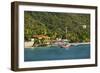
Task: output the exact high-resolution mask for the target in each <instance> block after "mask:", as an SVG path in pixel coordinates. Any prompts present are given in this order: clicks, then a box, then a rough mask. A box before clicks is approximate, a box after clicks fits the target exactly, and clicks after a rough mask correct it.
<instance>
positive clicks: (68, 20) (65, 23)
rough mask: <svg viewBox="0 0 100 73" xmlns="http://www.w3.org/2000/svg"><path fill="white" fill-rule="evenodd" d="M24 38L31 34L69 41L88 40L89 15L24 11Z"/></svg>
mask: <svg viewBox="0 0 100 73" xmlns="http://www.w3.org/2000/svg"><path fill="white" fill-rule="evenodd" d="M24 18H25V19H24V23H25V25H24V27H25V30H24V35H25V37H24V39H25V41H27V40H30V38H31V37H32V35H35V34H36V35H39V34H43V35H47V36H49V37H50V38H51V39H56V38H62V39H66V38H67V39H68V40H69V41H70V42H89V41H90V15H89V14H76V13H54V12H32V11H25V12H24Z"/></svg>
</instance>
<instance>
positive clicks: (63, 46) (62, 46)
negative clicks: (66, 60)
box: [59, 44, 71, 48]
mask: <svg viewBox="0 0 100 73" xmlns="http://www.w3.org/2000/svg"><path fill="white" fill-rule="evenodd" d="M59 46H60V47H61V48H69V47H70V46H71V45H70V44H67V45H59Z"/></svg>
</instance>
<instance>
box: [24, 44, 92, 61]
mask: <svg viewBox="0 0 100 73" xmlns="http://www.w3.org/2000/svg"><path fill="white" fill-rule="evenodd" d="M87 58H90V45H89V44H84V45H77V46H71V47H69V48H60V47H57V46H52V47H36V48H33V49H32V48H25V50H24V61H44V60H68V59H87Z"/></svg>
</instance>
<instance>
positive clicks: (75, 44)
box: [24, 42, 90, 49]
mask: <svg viewBox="0 0 100 73" xmlns="http://www.w3.org/2000/svg"><path fill="white" fill-rule="evenodd" d="M68 44H69V45H73V46H77V45H82V44H90V42H84V43H83V42H82V43H68ZM24 48H32V49H33V48H34V47H31V46H24Z"/></svg>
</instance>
